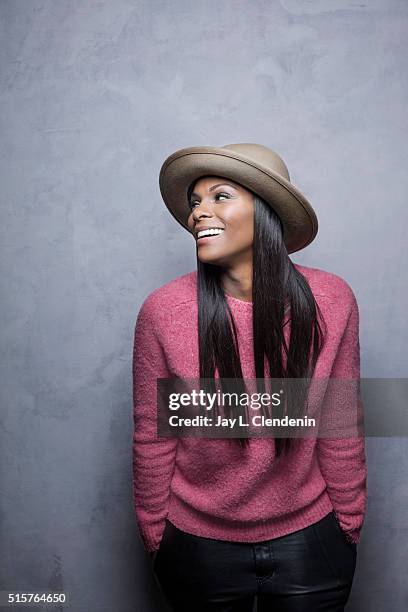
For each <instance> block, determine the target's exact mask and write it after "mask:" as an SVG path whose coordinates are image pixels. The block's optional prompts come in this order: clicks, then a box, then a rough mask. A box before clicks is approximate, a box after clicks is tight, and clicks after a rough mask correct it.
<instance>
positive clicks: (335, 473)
mask: <svg viewBox="0 0 408 612" xmlns="http://www.w3.org/2000/svg"><path fill="white" fill-rule="evenodd" d="M294 265H295V267H296V268H297V270H298V271H299V272H301V273H302V274H303V275H304V276H305V278H306V279H307V281H308V283H309V285H310V287H311V290H312V292H313V294H314V297H315V299H316V301H317V303H318V305H319V307H320V309H321V311H322V313H323V316H324V318H325V322H326V325H327V338H326V342H325V344H324V348H323V350H322V352H321V353H320V356H319V359H318V361H317V364H316V368H315V372H314V375H313V376H314V377H318V378H329V377H331V378H348V379H358V378H359V377H360V346H359V310H358V305H357V302H356V298H355V296H354V293H353V291H352V289H351V287H350V286H349V285H348V284H347V282H346V281H345V280H343V279H342V278H341V277H339V276H337V275H335V274H333V273H330V272H326V271H324V270H320V269H317V268H311V267H306V266H301V265H299V264H294ZM226 299H227V301H228V304H229V306H230V308H231V311H232V314H233V317H234V320H235V324H236V327H237V333H238V341H239V353H240V359H241V365H242V371H243V376H244V378H256V375H255V367H254V361H253V348H252V342H253V336H252V302H245V301H243V300H239V299H237V298H234V297H232V296H230V295H228V294H226ZM197 310H198V308H197V272H196V271H193V272H189V273H187V274H184V275H182V276H179V277H177V278H175V279H173V280H171V281H170V282H168V283H166V284H165V285H163V286H161V287H159V288H157V289H155V290H154V291H153V292H151V293H150V294H149V295H148V296H147V297H146V298H145V300H144V302H143V303H142V306H141V308H140V311H139V313H138V316H137V321H136V326H135V333H134V348H133V409H134V410H133V414H134V433H133V502H134V511H135V515H136V522H137V525H138V528H139V533H140V536H141V538H142V542H143V545H144V547H145V549H146V550H147V551H148V552H151V551H154V550H157V549H158V548H159V545H160V542H161V538H162V535H163V531H164V527H165V519H166V518H167V519H168V520H169V521H170V522H171V523H173V524H174V525H175V526H176V527H178V528H179V529H182V530H183V531H185V532H188V533H191V534H194V535H197V536H203V537H207V538H215V539H220V540H228V541H236V542H260V541H262V540H268V539H272V538H276V537H279V536H283V535H286V534H289V533H292V532H294V531H297V530H299V529H302V528H304V527H307V526H309V525H311V524H312V523H315V522H317V521H319V520H320V519H321V518H323V517H324V516H326V515H327V514H328V513H329V512H331V511H332V510H333V509H334V511H335V514H336V516H337V519H338V522H339V524H340V527H341V528H342V529H343V531H344V532H345V536H346V538H347V539H349V540H350V541H351V542H355V543H358V542H359V540H360V529H361V527H362V524H363V521H364V516H365V510H366V497H367V490H366V480H367V473H366V457H365V443H364V442H365V441H364V437H361V436H360V437H352V438H348V439H339V438H337V439H330V438H324V437H320V438H317V437H314V438H307V437H306V438H303V439H302V440H301V445H300V446H299V448H297V449H296V450H295V452H291V453H290V454H289V456H288V457H287V458H285V459H284V461H285V463H284V465H282V463H280V464H279V467H277V466H276V461H275V457H274V455H275V441H274V439H273V437H270V438H252V439H251V440H250V447H249V449H246V448H245V449H242V448H240V447H239V446H238V444H237V443H236V442H235V443H232V441H231V440H227V439H225V438H224V439H222V438H219V439H208V438H197V437H184V438H183V437H179V438H160V437H158V435H157V431H156V427H157V403H156V402H157V397H156V393H157V382H156V379H157V378H171V377H173V376H175V377H180V378H199V359H198V332H197ZM289 327H290V326H289ZM358 401H360V402H361V398H360V400H359V398H357V397H356V399H355V402H356V405H357V402H358Z"/></svg>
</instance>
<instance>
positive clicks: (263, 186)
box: [159, 143, 318, 253]
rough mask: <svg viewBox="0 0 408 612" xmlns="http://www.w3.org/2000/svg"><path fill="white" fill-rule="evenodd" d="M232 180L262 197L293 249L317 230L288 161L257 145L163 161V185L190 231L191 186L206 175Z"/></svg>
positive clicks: (196, 151) (180, 154)
mask: <svg viewBox="0 0 408 612" xmlns="http://www.w3.org/2000/svg"><path fill="white" fill-rule="evenodd" d="M210 175H211V176H219V177H223V178H229V179H231V180H232V181H234V182H236V183H239V184H240V185H242V186H243V187H245V188H247V189H249V190H250V191H252V192H253V193H255V194H257V195H259V196H260V197H261V198H262V199H263V200H264V201H265V202H266V203H267V204H269V206H271V207H272V208H273V209H274V211H275V212H276V213H277V215H278V216H279V218H280V220H281V222H282V226H283V239H284V242H285V245H286V249H287V251H288V253H294V252H295V251H299V250H300V249H303V248H304V247H306V246H307V245H308V244H310V243H311V242H312V240H313V239H314V238H315V236H316V234H317V230H318V221H317V217H316V214H315V212H314V210H313V208H312V206H311V204H310V203H309V201H308V200H307V198H306V197H305V196H304V195H303V194H302V193H301V192H300V191H299V189H297V188H296V187H295V186H294V185H293V184H292V183H291V182H290V176H289V171H288V168H287V166H286V164H285V162H284V161H283V159H282V158H281V157H280V156H279V155H278V153H276V152H275V151H273V150H272V149H269V148H268V147H265V146H264V145H260V144H255V143H238V144H228V145H224V146H222V147H207V146H202V147H187V148H184V149H179V150H178V151H176V152H175V153H172V154H171V155H170V156H169V157H167V159H166V160H165V162H164V163H163V165H162V167H161V170H160V175H159V186H160V192H161V195H162V198H163V200H164V203H165V204H166V206H167V208H168V209H169V211H170V213H171V214H172V215H173V217H174V218H175V219H176V220H177V221H178V222H179V223H180V224H181V225H182V226H183V227H184V228H185V229H187V230H188V231H190V229H189V227H188V224H187V219H188V217H189V216H190V214H191V210H190V209H189V207H188V199H187V197H188V189H189V187H190V185H191V184H192V183H193V182H195V181H196V180H197V179H198V178H200V177H203V176H210Z"/></svg>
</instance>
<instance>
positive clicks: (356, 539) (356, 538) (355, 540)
mask: <svg viewBox="0 0 408 612" xmlns="http://www.w3.org/2000/svg"><path fill="white" fill-rule="evenodd" d="M344 535H345V536H346V539H347V540H348V541H349V542H351V544H359V543H360V529H353V530H352V531H345V532H344Z"/></svg>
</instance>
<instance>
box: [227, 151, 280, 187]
mask: <svg viewBox="0 0 408 612" xmlns="http://www.w3.org/2000/svg"><path fill="white" fill-rule="evenodd" d="M222 148H223V149H227V150H231V151H235V152H236V153H239V155H243V156H244V157H246V158H248V160H249V161H250V160H253V161H254V162H255V163H256V164H258V165H260V166H264V167H265V168H266V169H267V170H272V171H273V172H276V173H277V174H280V176H283V178H285V179H286V180H287V181H290V176H289V170H288V168H287V166H286V164H285V162H284V161H283V159H282V158H281V156H280V155H278V153H276V151H273V150H272V149H270V148H269V147H265V146H264V145H261V144H255V143H253V142H240V143H235V144H227V145H224V146H223V147H222Z"/></svg>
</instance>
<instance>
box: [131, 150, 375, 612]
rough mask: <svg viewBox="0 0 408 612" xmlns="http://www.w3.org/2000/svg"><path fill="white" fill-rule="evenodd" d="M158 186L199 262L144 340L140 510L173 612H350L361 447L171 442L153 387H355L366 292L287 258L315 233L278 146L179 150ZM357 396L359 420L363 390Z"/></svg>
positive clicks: (137, 412) (142, 318)
mask: <svg viewBox="0 0 408 612" xmlns="http://www.w3.org/2000/svg"><path fill="white" fill-rule="evenodd" d="M159 182H160V190H161V194H162V196H163V200H164V202H165V205H166V206H167V208H168V210H169V211H170V213H171V214H172V215H173V217H174V218H175V219H176V220H177V221H178V222H179V223H180V225H181V226H183V228H184V229H186V230H187V231H188V232H189V233H190V234H191V235H192V237H193V238H194V241H195V248H196V257H197V270H194V271H192V272H190V273H188V274H184V275H182V276H179V277H177V278H175V279H173V280H172V281H170V282H169V283H166V284H165V285H163V286H162V287H159V288H157V289H155V290H154V291H153V292H152V293H151V294H150V295H149V296H147V298H146V299H145V301H144V302H143V304H142V307H141V309H140V312H139V314H138V318H137V322H136V327H135V336H134V353H133V381H134V387H133V392H134V424H135V427H134V437H133V474H134V478H133V491H134V507H135V513H136V517H137V521H138V525H139V530H140V534H141V537H142V540H143V543H144V545H145V547H146V550H147V551H148V552H149V553H152V554H153V569H154V572H155V575H156V577H157V578H158V581H159V584H160V586H161V588H162V591H163V594H164V596H165V598H166V600H167V603H169V604H170V606H171V607H172V609H173V610H175V611H182V610H195V611H199V610H207V611H210V610H214V611H215V610H216V611H217V612H221V611H223V610H224V611H225V612H226V611H227V610H228V611H230V612H233V611H237V612H238V611H240V612H245V611H247V612H251V611H252V608H253V603H254V598H255V597H257V600H258V607H257V609H258V612H266V611H269V610H272V609H275V608H276V609H279V610H280V612H295V611H296V612H301V611H302V610H304V611H306V610H320V609H321V610H323V609H325V610H332V611H333V612H334V611H336V612H341V611H342V610H344V605H345V603H346V602H347V600H348V597H349V594H350V589H351V585H352V581H353V576H354V570H355V565H356V556H357V543H358V541H359V537H360V530H361V527H362V524H363V521H364V516H365V508H366V497H367V491H366V465H365V446H364V438H360V437H356V438H352V439H349V438H337V439H327V438H319V439H316V438H313V437H310V436H309V437H308V436H306V437H305V438H304V439H303V438H301V437H296V438H295V437H293V436H292V437H291V432H290V430H289V429H288V431H287V435H286V437H282V436H280V437H276V438H274V437H272V436H271V437H264V438H263V439H252V438H251V437H248V431H246V432H244V435H241V434H242V433H243V432H242V431H241V432H239V435H238V436H237V437H235V438H231V436H229V437H228V439H224V438H222V437H221V436H222V434H221V432H220V435H219V437H217V438H216V439H206V438H204V439H202V438H197V437H195V438H188V437H185V438H182V439H179V438H160V436H158V435H157V379H159V378H176V379H183V378H189V379H191V378H193V379H197V378H200V379H203V380H204V381H210V386H211V384H212V383H213V382H214V381H215V378H216V377H217V376H218V377H219V378H220V379H221V386H222V387H223V390H224V382H225V381H226V380H231V379H232V380H233V381H234V382H236V383H237V384H236V385H234V391H236V392H238V393H239V391H240V389H241V388H242V390H243V391H245V379H256V384H257V390H258V392H259V393H262V392H264V391H265V380H266V379H268V378H278V379H286V378H287V379H291V378H300V379H304V380H306V379H307V380H311V379H312V378H317V379H324V378H329V377H333V378H340V379H342V378H344V379H348V378H351V379H358V378H359V376H360V353H359V312H358V306H357V302H356V299H355V296H354V293H353V291H352V289H351V287H350V286H349V285H348V284H347V282H346V281H345V280H343V279H342V278H340V277H339V276H337V275H335V274H332V273H330V272H326V271H324V270H321V269H319V268H311V267H306V266H300V265H299V264H295V263H293V262H292V261H291V259H290V257H289V254H290V253H293V252H296V251H299V250H300V249H303V248H304V247H305V246H307V245H308V244H310V242H312V240H313V239H314V238H315V236H316V233H317V227H318V224H317V218H316V215H315V213H314V211H313V208H312V207H311V205H310V203H309V202H308V201H307V199H306V198H305V196H304V195H303V194H302V193H301V192H300V191H299V190H298V189H297V188H296V187H295V186H294V185H293V184H292V183H291V182H290V179H289V172H288V169H287V167H286V164H285V163H284V161H283V160H282V158H281V157H280V156H279V155H278V154H277V153H276V152H275V151H273V150H271V149H269V148H267V147H265V146H263V145H258V144H253V143H240V144H233V145H226V146H224V147H189V148H186V149H180V150H179V151H176V152H175V153H173V154H172V155H170V156H169V157H168V158H167V159H166V161H165V162H164V164H163V166H162V168H161V171H160V177H159ZM327 338H329V342H327V341H326V340H327ZM240 385H241V387H240ZM297 389H300V387H297ZM356 389H357V390H358V389H359V386H356ZM211 390H213V389H212V388H211ZM306 390H307V389H306V388H305V393H306ZM227 391H228V389H227ZM297 400H298V401H297V402H296V406H297V407H296V409H294V410H293V409H292V408H291V412H290V414H291V416H292V417H294V418H297V417H302V416H304V415H303V410H302V408H303V406H302V401H299V398H297ZM300 400H302V397H300ZM350 401H351V404H352V405H351V406H350V408H351V409H352V410H355V412H356V413H358V412H359V411H361V399H360V397H359V395H358V392H357V393H356V395H355V397H352V396H350ZM320 409H322V406H320ZM230 416H231V417H239V416H241V414H240V413H239V410H238V407H236V406H233V410H232V413H231V415H230ZM261 416H263V415H261ZM265 416H269V415H265ZM273 416H274V417H276V418H277V419H279V418H281V419H283V417H284V416H285V404H284V403H282V405H278V406H274V412H273ZM247 429H248V428H247ZM238 431H239V430H238ZM245 434H246V437H245Z"/></svg>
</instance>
